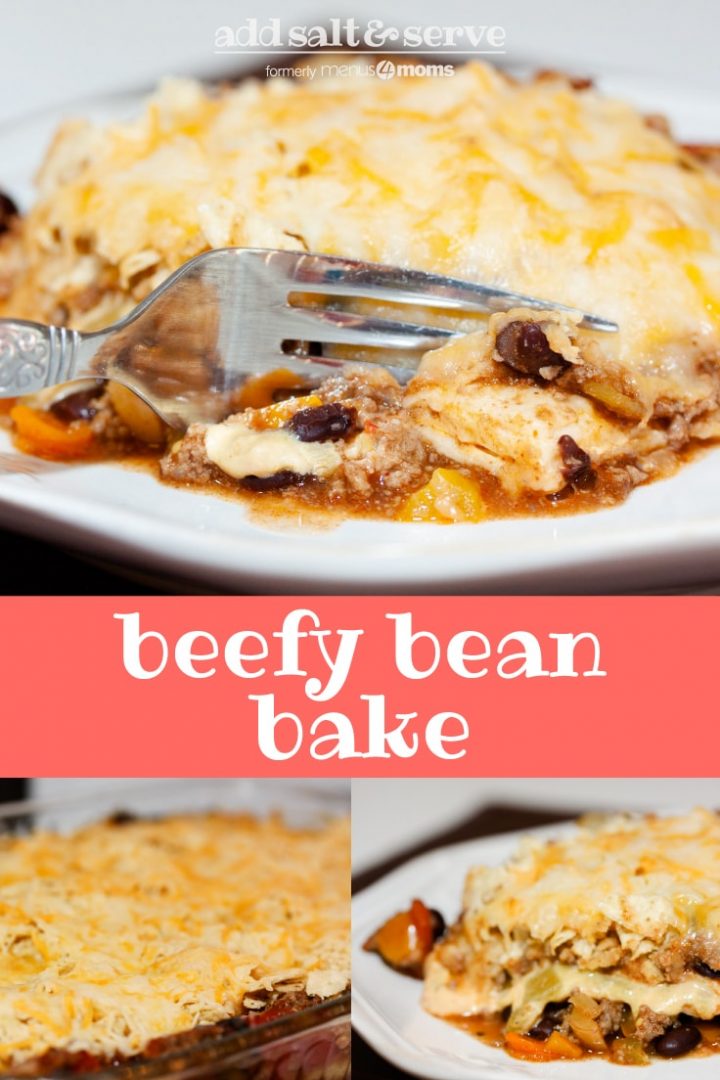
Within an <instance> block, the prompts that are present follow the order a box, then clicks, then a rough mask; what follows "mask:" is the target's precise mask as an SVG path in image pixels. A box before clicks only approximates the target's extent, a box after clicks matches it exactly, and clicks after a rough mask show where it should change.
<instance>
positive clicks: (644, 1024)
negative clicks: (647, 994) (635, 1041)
mask: <svg viewBox="0 0 720 1080" xmlns="http://www.w3.org/2000/svg"><path fill="white" fill-rule="evenodd" d="M672 1023H673V1020H672V1017H670V1016H665V1015H664V1014H663V1013H656V1012H653V1011H652V1009H649V1008H648V1007H647V1005H641V1006H640V1010H639V1012H638V1014H637V1017H636V1019H635V1029H636V1032H635V1033H636V1035H637V1037H638V1038H639V1039H641V1040H642V1042H643V1044H644V1045H647V1044H648V1043H650V1042H652V1040H653V1039H657V1037H658V1035H662V1033H663V1032H664V1031H665V1029H666V1028H669V1027H670V1025H671V1024H672Z"/></svg>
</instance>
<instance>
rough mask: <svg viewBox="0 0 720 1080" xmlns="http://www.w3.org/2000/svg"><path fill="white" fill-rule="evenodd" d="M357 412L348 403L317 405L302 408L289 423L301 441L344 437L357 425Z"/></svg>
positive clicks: (318, 440)
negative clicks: (311, 407)
mask: <svg viewBox="0 0 720 1080" xmlns="http://www.w3.org/2000/svg"><path fill="white" fill-rule="evenodd" d="M355 421H356V413H355V410H354V409H352V408H350V407H349V406H348V405H340V404H331V405H317V406H316V407H315V408H314V409H300V410H299V412H296V413H295V415H294V416H293V417H292V419H291V420H290V421H289V423H288V427H289V428H290V429H291V431H294V433H295V434H296V435H297V437H298V439H300V441H301V442H320V441H321V440H323V439H342V438H343V436H345V435H347V434H348V432H350V431H352V429H353V428H354V427H355Z"/></svg>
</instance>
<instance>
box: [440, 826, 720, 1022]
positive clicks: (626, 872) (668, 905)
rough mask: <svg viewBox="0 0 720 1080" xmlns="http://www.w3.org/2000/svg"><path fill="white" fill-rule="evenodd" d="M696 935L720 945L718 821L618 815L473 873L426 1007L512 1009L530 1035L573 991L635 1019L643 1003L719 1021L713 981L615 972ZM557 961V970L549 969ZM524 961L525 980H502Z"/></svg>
mask: <svg viewBox="0 0 720 1080" xmlns="http://www.w3.org/2000/svg"><path fill="white" fill-rule="evenodd" d="M693 938H703V939H705V941H706V942H707V943H708V944H714V943H716V942H717V941H718V940H719V939H720V817H718V815H717V814H713V813H710V812H709V811H706V810H696V811H694V812H693V813H692V814H688V815H685V816H683V817H675V818H672V817H668V818H655V817H646V818H640V819H638V818H631V817H618V818H613V819H610V820H607V821H605V822H604V823H602V824H601V825H599V826H597V827H591V826H590V825H586V826H583V827H581V828H579V829H577V830H576V831H575V832H574V833H573V834H572V835H571V836H570V837H568V838H567V839H560V840H557V841H549V842H541V841H538V840H535V839H532V838H528V839H526V840H525V841H523V842H522V844H521V845H520V849H519V851H518V853H517V854H516V855H515V857H514V858H512V859H511V860H510V861H509V862H507V863H505V864H504V865H502V866H498V867H477V868H474V869H472V870H471V871H470V872H469V874H468V876H467V880H466V884H465V892H464V899H463V914H462V916H461V918H460V921H459V922H458V924H457V926H456V928H455V930H454V931H453V935H452V936H451V938H449V939H448V940H446V941H445V942H441V943H440V944H439V946H438V947H437V948H436V950H435V952H434V953H433V955H432V956H431V958H430V961H429V963H428V966H427V969H426V983H425V1003H426V1005H427V1007H428V1008H429V1009H430V1011H431V1012H434V1013H437V1014H439V1015H449V1014H454V1013H458V1014H460V1013H473V1012H498V1011H500V1010H502V1009H504V1008H505V1007H506V1006H508V1005H510V1006H512V1008H513V1022H514V1023H517V1025H518V1026H519V1027H524V1028H525V1029H526V1028H527V1026H528V1022H529V1024H530V1025H531V1024H532V1022H534V1020H535V1019H536V1018H537V1016H538V1015H539V1014H540V1013H541V1012H542V1008H543V1006H544V1004H545V1003H546V1002H547V1001H562V1000H565V999H566V998H567V997H568V995H569V993H570V992H571V991H572V990H573V989H579V990H582V991H584V992H585V993H587V994H589V995H590V996H592V997H594V998H609V999H610V1000H614V1001H625V1002H627V1003H628V1004H629V1005H631V1006H632V1007H633V1009H634V1010H635V1011H636V1012H637V1010H638V1009H639V1008H640V1006H641V1005H647V1006H648V1007H650V1008H651V1009H653V1010H654V1011H655V1012H660V1013H667V1014H669V1015H675V1014H676V1013H677V1012H682V1011H683V1010H687V1011H690V1012H692V1013H693V1014H695V1015H697V1016H700V1017H703V1018H705V1019H708V1018H710V1017H712V1016H715V1015H717V1014H718V1013H720V983H717V982H715V981H714V980H712V979H709V978H705V977H703V976H699V975H698V976H686V977H685V978H684V979H682V980H681V981H680V982H676V983H668V982H665V981H663V976H662V974H661V972H660V970H654V975H653V977H649V978H648V977H646V978H641V977H638V978H637V979H635V978H631V977H630V976H629V975H627V974H624V973H622V972H618V971H615V970H613V968H614V967H615V966H616V965H618V964H619V963H620V961H621V959H622V961H623V962H627V961H628V960H633V961H641V963H640V965H639V970H641V971H642V970H643V965H642V961H643V960H644V958H648V957H652V954H653V953H654V952H655V951H656V950H659V949H661V948H664V947H666V946H673V945H674V944H677V945H679V944H680V943H682V942H683V941H688V940H689V939H693ZM558 953H562V956H563V962H562V963H557V962H553V961H552V957H553V956H557V955H558ZM621 954H622V955H621ZM528 956H533V957H534V958H535V961H536V962H537V963H535V962H533V963H532V965H531V970H530V971H529V972H528V973H527V974H525V975H520V974H515V975H514V976H513V977H512V979H511V980H510V982H509V983H508V982H507V980H503V979H498V978H497V976H498V974H499V973H500V972H501V971H502V970H510V971H515V972H518V970H519V969H521V970H524V968H523V964H524V963H525V960H526V958H527V957H528ZM571 960H574V963H573V962H570V961H571ZM537 964H539V967H538V966H537ZM526 966H527V965H526Z"/></svg>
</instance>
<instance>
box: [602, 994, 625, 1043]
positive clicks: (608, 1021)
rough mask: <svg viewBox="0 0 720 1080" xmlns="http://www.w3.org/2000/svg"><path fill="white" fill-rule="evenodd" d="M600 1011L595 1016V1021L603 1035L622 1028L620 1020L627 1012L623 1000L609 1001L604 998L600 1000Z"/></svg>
mask: <svg viewBox="0 0 720 1080" xmlns="http://www.w3.org/2000/svg"><path fill="white" fill-rule="evenodd" d="M598 1005H599V1006H600V1012H599V1013H598V1015H597V1016H596V1017H595V1023H596V1024H598V1025H599V1026H600V1030H601V1031H602V1033H603V1035H609V1034H610V1033H611V1032H612V1031H618V1030H619V1029H620V1022H621V1020H622V1018H623V1015H624V1013H625V1006H624V1005H623V1003H622V1002H621V1001H608V1000H607V998H603V999H602V1000H601V1001H598Z"/></svg>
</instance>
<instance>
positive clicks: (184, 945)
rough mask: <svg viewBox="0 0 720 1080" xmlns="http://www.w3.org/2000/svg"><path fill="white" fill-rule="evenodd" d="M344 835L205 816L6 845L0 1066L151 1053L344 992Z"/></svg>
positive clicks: (0, 917) (0, 898) (342, 826)
mask: <svg viewBox="0 0 720 1080" xmlns="http://www.w3.org/2000/svg"><path fill="white" fill-rule="evenodd" d="M348 938H349V841H348V831H347V822H345V821H337V822H332V823H330V824H328V825H327V826H325V827H324V828H322V829H320V830H317V831H295V830H293V829H291V828H289V827H287V826H286V825H285V824H283V823H282V822H281V821H280V820H278V819H275V818H273V819H269V820H267V821H256V820H254V819H252V818H249V817H237V816H229V815H207V816H198V817H191V816H188V817H178V818H173V819H166V820H162V821H155V822H143V821H139V822H133V823H129V824H123V825H113V824H110V823H106V824H99V825H94V826H91V827H89V828H85V829H83V830H82V831H80V832H77V833H74V834H72V835H69V836H60V835H55V834H51V833H47V832H38V833H36V834H34V835H31V836H27V837H23V838H19V839H18V838H13V839H3V840H2V841H0V946H1V947H0V1065H2V1066H5V1067H7V1066H10V1065H14V1064H18V1063H20V1062H22V1061H25V1060H28V1059H30V1058H34V1057H38V1056H40V1055H42V1054H43V1053H44V1052H45V1051H46V1050H48V1049H50V1048H57V1049H64V1050H68V1051H82V1050H84V1051H87V1052H89V1053H93V1054H96V1055H98V1056H108V1055H109V1056H112V1055H113V1054H120V1055H124V1056H128V1055H132V1054H136V1053H139V1052H141V1051H142V1050H143V1048H144V1047H145V1046H146V1044H147V1043H148V1041H149V1040H151V1039H153V1038H156V1037H161V1036H167V1035H172V1034H175V1033H177V1032H180V1031H183V1030H186V1029H189V1028H192V1027H195V1026H196V1025H198V1024H202V1023H208V1022H214V1021H218V1020H222V1019H224V1018H227V1017H230V1016H233V1015H236V1014H238V1013H239V1012H242V1011H244V1010H245V1009H246V1008H248V1007H250V1006H251V1005H253V1004H254V1006H255V1007H256V1008H257V1007H261V1004H262V999H263V996H264V995H265V994H266V992H271V991H274V992H286V991H287V992H290V991H293V990H305V991H306V992H307V993H308V994H309V995H311V996H317V997H318V998H323V997H328V996H331V995H333V994H337V993H339V992H340V991H342V990H343V989H344V988H345V987H346V986H347V984H348V981H349V970H350V967H349V942H348Z"/></svg>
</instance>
